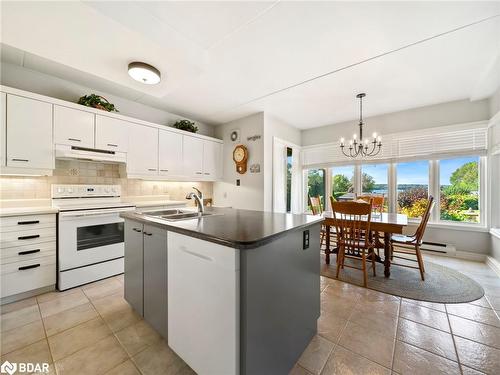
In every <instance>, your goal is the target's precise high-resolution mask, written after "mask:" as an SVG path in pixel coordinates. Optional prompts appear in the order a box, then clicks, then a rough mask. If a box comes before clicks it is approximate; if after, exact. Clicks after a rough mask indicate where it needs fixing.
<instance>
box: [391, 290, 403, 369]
mask: <svg viewBox="0 0 500 375" xmlns="http://www.w3.org/2000/svg"><path fill="white" fill-rule="evenodd" d="M402 304H403V298H401V299H400V300H399V310H398V318H397V320H396V336H394V348H393V349H392V359H391V372H393V371H394V357H395V356H396V345H397V343H398V333H399V318H400V316H401V305H402Z"/></svg>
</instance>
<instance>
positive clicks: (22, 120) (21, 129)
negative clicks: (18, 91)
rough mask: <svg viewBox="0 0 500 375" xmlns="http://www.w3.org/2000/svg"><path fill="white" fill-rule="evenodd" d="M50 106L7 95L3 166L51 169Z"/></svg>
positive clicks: (52, 167) (52, 155)
mask: <svg viewBox="0 0 500 375" xmlns="http://www.w3.org/2000/svg"><path fill="white" fill-rule="evenodd" d="M52 133H53V132H52V104H50V103H45V102H42V101H39V100H33V99H28V98H24V97H21V96H16V95H7V163H6V164H7V166H8V167H16V168H33V169H54V164H55V161H54V146H53V140H52Z"/></svg>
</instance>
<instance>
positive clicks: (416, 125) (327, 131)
mask: <svg viewBox="0 0 500 375" xmlns="http://www.w3.org/2000/svg"><path fill="white" fill-rule="evenodd" d="M489 119H490V102H489V101H488V99H484V100H480V101H476V102H471V101H469V100H458V101H454V102H449V103H441V104H436V105H431V106H427V107H420V108H414V109H409V110H406V111H400V112H394V113H389V114H385V115H380V116H374V117H367V118H365V119H364V122H365V126H364V129H363V131H365V134H367V135H371V134H372V133H373V132H375V131H376V132H378V133H379V134H380V135H382V141H383V136H384V134H390V133H397V132H404V131H410V130H417V129H424V128H432V127H437V126H445V125H453V124H460V123H467V122H473V121H482V120H489ZM357 123H358V120H357V119H353V120H352V121H346V122H342V123H339V124H333V125H328V126H323V127H320V128H314V129H307V130H303V131H302V146H309V145H314V144H320V143H329V142H338V140H339V139H340V138H341V137H344V138H346V139H349V138H350V137H351V136H352V134H353V133H357V132H358V127H357Z"/></svg>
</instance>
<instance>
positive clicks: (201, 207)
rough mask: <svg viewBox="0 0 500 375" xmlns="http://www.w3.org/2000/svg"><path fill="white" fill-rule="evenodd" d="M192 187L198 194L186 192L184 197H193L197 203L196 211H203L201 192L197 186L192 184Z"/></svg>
mask: <svg viewBox="0 0 500 375" xmlns="http://www.w3.org/2000/svg"><path fill="white" fill-rule="evenodd" d="M193 189H194V190H196V192H197V193H198V194H196V193H193V192H191V193H188V195H186V199H193V198H194V199H195V200H196V203H198V213H199V214H202V213H203V212H204V211H205V207H204V206H203V193H202V192H201V191H200V190H198V189H197V188H195V187H194V186H193Z"/></svg>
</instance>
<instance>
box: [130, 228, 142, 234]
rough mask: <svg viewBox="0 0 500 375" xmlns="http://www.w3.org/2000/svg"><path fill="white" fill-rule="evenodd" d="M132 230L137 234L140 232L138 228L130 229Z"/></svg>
mask: <svg viewBox="0 0 500 375" xmlns="http://www.w3.org/2000/svg"><path fill="white" fill-rule="evenodd" d="M132 230H133V231H135V232H139V233H141V232H142V230H140V229H139V228H132Z"/></svg>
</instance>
